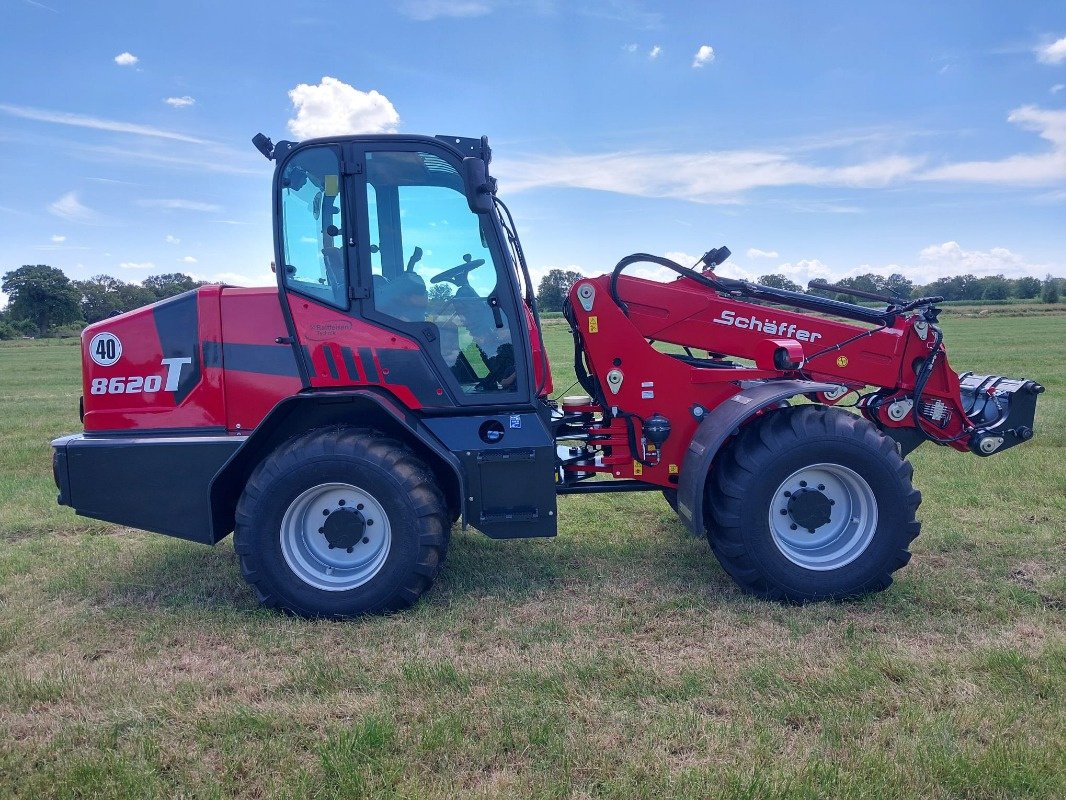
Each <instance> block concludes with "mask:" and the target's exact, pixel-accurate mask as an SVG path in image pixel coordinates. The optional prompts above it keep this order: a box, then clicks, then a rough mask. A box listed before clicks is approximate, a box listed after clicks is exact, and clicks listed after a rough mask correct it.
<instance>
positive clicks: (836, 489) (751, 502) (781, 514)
mask: <svg viewBox="0 0 1066 800" xmlns="http://www.w3.org/2000/svg"><path fill="white" fill-rule="evenodd" d="M911 473H912V470H911V465H910V464H909V463H908V462H906V461H904V460H903V459H902V458H900V456H899V454H898V452H897V450H896V447H895V444H894V443H893V442H892V440H891V439H888V438H887V437H885V436H882V435H881V433H880V432H879V431H878V430H877V429H876V428H875V427H874V426H872V425H871V424H870V423H868V422H867V421H865V420H863V419H862V418H860V417H857V416H854V415H852V414H848V413H846V412H843V411H839V410H833V409H827V408H824V407H822V406H814V405H811V406H799V407H795V408H787V409H781V410H777V411H773V412H771V413H769V414H767V415H766V416H765V417H764V418H763V419H761V420H759V421H757V422H754V423H752V424H751V425H749V426H748V427H747V428H745V429H744V430H743V431H742V432H741V434H740V435H739V436H738V437H737V438H736V439H735V440H734V442H733V443H732V445H730V447H729V448H728V449H727V450H726V451H724V452H723V453H722V455H721V457H720V458H719V460H718V462H717V463H716V465H715V468H714V472H713V474H712V475H711V478H710V481H709V484H708V504H709V507H710V510H711V515H712V519H713V522H714V526H713V530H711V531H710V532H709V534H708V538H709V540H710V542H711V547H712V549H713V550H714V553H715V555H716V556H717V557H718V560H719V561H720V562H721V564H722V566H723V568H725V570H726V572H728V573H729V574H730V575H731V576H732V577H733V578H734V580H736V581H737V583H738V584H739V585H740V586H741V587H742V588H743V589H744V590H745V591H747V592H749V593H751V594H756V595H759V596H761V597H767V598H771V599H775V600H784V601H788V602H809V601H816V600H841V599H845V598H849V597H857V596H860V595H863V594H868V593H871V592H878V591H881V590H883V589H886V588H888V586H889V585H890V584H891V583H892V573H894V572H895V571H896V570H898V569H899V568H901V567H903V566H904V565H905V564H906V563H907V562H908V561H909V560H910V552H909V551H908V549H907V548H908V546H909V545H910V543H911V541H912V540H913V539H914V537H915V536H917V535H918V532H919V529H920V526H919V523H918V522H917V521H916V520H915V513H916V511H917V509H918V505H919V503H920V502H921V495H920V494H919V493H918V492H917V491H916V490H915V489H914V488H913V487H912V486H911V482H910V478H911Z"/></svg>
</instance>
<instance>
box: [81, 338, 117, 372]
mask: <svg viewBox="0 0 1066 800" xmlns="http://www.w3.org/2000/svg"><path fill="white" fill-rule="evenodd" d="M89 357H90V358H92V360H93V361H94V362H96V363H97V364H99V365H100V366H101V367H110V366H111V365H112V364H114V363H115V362H116V361H118V360H119V359H120V358H122V341H121V340H120V339H119V338H118V337H117V336H115V334H113V333H98V334H96V336H94V337H93V338H92V341H91V342H89Z"/></svg>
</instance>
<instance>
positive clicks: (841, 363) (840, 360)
mask: <svg viewBox="0 0 1066 800" xmlns="http://www.w3.org/2000/svg"><path fill="white" fill-rule="evenodd" d="M847 365H848V357H847V356H837V366H838V367H846V366H847Z"/></svg>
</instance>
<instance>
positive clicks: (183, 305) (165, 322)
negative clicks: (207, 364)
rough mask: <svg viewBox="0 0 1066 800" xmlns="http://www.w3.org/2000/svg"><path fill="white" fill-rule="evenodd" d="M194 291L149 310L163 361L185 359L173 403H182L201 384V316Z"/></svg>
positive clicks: (158, 304)
mask: <svg viewBox="0 0 1066 800" xmlns="http://www.w3.org/2000/svg"><path fill="white" fill-rule="evenodd" d="M196 298H197V292H196V290H195V289H194V290H193V291H191V292H185V293H184V294H179V295H177V296H176V297H171V298H169V299H168V300H164V301H162V302H161V303H157V304H156V305H155V306H154V307H153V308H152V316H153V317H154V318H155V329H156V333H157V334H158V336H159V343H160V344H161V345H162V346H163V358H168V359H169V358H177V359H181V358H187V359H189V362H188V364H187V365H186V364H181V365H179V366H180V367H181V371H180V372H179V373H178V374H179V376H180V377H179V378H178V386H177V389H175V390H174V404H175V405H181V402H182V401H183V400H184V399H185V398H186V397H188V396H189V393H190V392H192V390H193V389H195V388H196V386H197V384H199V383H200V313H199V308H198V306H197V300H196Z"/></svg>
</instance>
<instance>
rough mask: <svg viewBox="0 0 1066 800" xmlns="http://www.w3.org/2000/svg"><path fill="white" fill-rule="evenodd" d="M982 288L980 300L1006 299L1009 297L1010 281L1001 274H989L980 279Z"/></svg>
mask: <svg viewBox="0 0 1066 800" xmlns="http://www.w3.org/2000/svg"><path fill="white" fill-rule="evenodd" d="M981 284H982V286H983V287H984V289H983V290H982V292H981V299H982V300H1006V299H1007V298H1008V297H1010V283H1008V281H1007V279H1006V278H1004V277H1003V276H1002V275H990V276H989V277H987V278H982V279H981Z"/></svg>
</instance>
